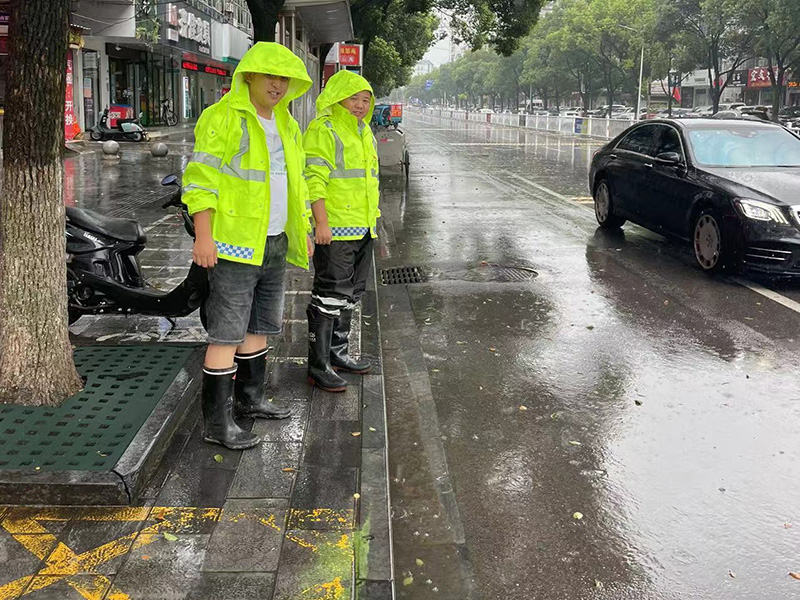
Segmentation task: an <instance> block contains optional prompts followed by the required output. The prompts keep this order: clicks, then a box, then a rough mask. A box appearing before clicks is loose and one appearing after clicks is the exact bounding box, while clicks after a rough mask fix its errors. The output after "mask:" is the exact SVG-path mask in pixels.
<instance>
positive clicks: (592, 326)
mask: <svg viewBox="0 0 800 600" xmlns="http://www.w3.org/2000/svg"><path fill="white" fill-rule="evenodd" d="M586 329H588V330H589V331H591V330H592V329H594V325H587V326H586Z"/></svg>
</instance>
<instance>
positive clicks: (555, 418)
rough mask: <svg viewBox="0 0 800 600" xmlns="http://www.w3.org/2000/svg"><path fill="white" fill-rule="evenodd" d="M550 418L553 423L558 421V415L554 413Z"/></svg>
mask: <svg viewBox="0 0 800 600" xmlns="http://www.w3.org/2000/svg"><path fill="white" fill-rule="evenodd" d="M550 418H551V419H553V420H554V421H555V420H557V419H558V413H557V412H554V413H553V414H551V415H550Z"/></svg>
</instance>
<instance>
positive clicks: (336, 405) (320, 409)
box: [310, 378, 361, 421]
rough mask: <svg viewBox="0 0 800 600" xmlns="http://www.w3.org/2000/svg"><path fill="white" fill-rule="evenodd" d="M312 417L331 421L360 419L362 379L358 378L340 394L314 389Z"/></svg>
mask: <svg viewBox="0 0 800 600" xmlns="http://www.w3.org/2000/svg"><path fill="white" fill-rule="evenodd" d="M310 418H311V419H323V420H329V421H358V420H359V419H360V418H361V381H359V380H358V379H356V380H355V381H352V378H351V383H350V384H349V385H348V386H347V390H345V391H344V392H341V393H338V394H331V393H328V392H323V391H322V390H320V389H319V388H315V389H314V395H313V397H312V401H311V415H310Z"/></svg>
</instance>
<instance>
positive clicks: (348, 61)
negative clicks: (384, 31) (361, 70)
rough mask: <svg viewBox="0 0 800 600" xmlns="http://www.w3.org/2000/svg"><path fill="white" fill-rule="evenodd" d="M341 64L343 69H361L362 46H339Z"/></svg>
mask: <svg viewBox="0 0 800 600" xmlns="http://www.w3.org/2000/svg"><path fill="white" fill-rule="evenodd" d="M339 64H340V65H342V66H343V67H360V66H361V45H360V44H339Z"/></svg>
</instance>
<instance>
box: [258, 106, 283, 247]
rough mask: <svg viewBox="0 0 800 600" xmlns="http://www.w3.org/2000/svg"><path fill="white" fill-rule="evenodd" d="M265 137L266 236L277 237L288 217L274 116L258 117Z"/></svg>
mask: <svg viewBox="0 0 800 600" xmlns="http://www.w3.org/2000/svg"><path fill="white" fill-rule="evenodd" d="M258 120H259V121H260V122H261V126H262V127H263V128H264V133H265V134H266V136H267V149H268V150H269V192H270V199H269V229H268V231H267V235H279V234H281V233H283V232H284V230H285V229H286V220H287V219H288V217H289V180H288V178H287V176H286V156H285V155H284V153H283V141H282V140H281V136H280V134H279V133H278V125H277V124H276V123H275V115H274V114H273V115H272V119H265V118H264V117H262V116H260V115H259V117H258Z"/></svg>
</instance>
